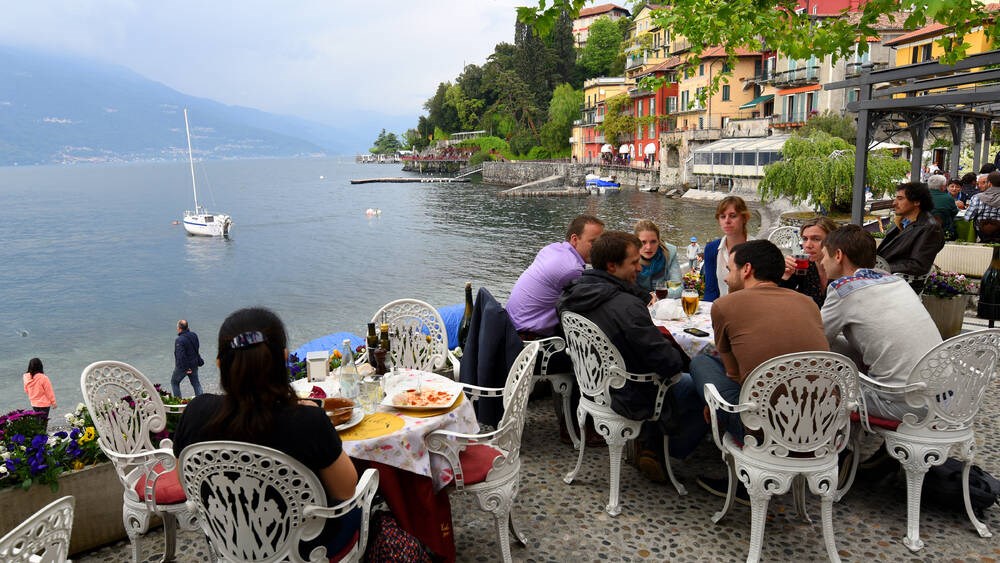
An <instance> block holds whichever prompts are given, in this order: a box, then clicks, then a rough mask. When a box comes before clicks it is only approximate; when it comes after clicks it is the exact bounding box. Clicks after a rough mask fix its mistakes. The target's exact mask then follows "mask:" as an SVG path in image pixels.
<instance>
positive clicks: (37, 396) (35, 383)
mask: <svg viewBox="0 0 1000 563" xmlns="http://www.w3.org/2000/svg"><path fill="white" fill-rule="evenodd" d="M42 370H43V368H42V360H39V359H38V358H31V359H30V360H28V372H27V373H25V374H24V376H23V379H24V392H25V393H27V394H28V402H29V403H30V404H31V409H32V410H34V411H38V412H40V413H42V414H43V415H44V416H43V418H44V419H45V421H46V423H47V422H48V420H49V411H50V410H51V409H54V408H56V394H55V392H54V391H53V390H52V382H51V381H49V377H48V376H47V375H45V374H44V373H43V372H42Z"/></svg>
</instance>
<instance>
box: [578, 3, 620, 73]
mask: <svg viewBox="0 0 1000 563" xmlns="http://www.w3.org/2000/svg"><path fill="white" fill-rule="evenodd" d="M623 19H624V18H623ZM622 38H623V36H622V33H621V29H620V28H619V27H618V24H616V23H615V22H613V21H611V18H608V17H601V18H597V19H596V20H594V22H593V23H591V24H590V29H589V30H588V33H587V43H586V44H585V45H584V46H583V49H581V50H580V56H579V58H578V59H577V66H578V67H579V68H580V73H581V74H582V77H583V79H584V80H587V79H589V78H595V77H598V76H617V75H616V74H613V73H612V69H613V66H614V64H615V61H616V60H617V59H618V57H619V55H620V54H621V52H622V40H623V39H622Z"/></svg>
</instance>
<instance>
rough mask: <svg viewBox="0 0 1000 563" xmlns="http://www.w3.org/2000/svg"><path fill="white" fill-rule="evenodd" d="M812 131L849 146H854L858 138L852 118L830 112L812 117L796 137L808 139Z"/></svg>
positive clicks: (797, 132)
mask: <svg viewBox="0 0 1000 563" xmlns="http://www.w3.org/2000/svg"><path fill="white" fill-rule="evenodd" d="M814 131H823V132H825V133H829V134H830V135H833V136H834V137H839V138H841V139H843V140H845V141H847V142H848V143H849V144H851V145H853V144H855V142H856V140H857V136H858V128H857V127H855V126H854V118H853V117H849V116H846V115H840V114H837V113H833V112H832V111H830V110H827V111H824V112H823V113H821V114H819V115H814V116H812V117H810V118H809V120H808V121H806V124H805V125H803V126H802V127H801V128H800V129H799V130H798V131H796V132H795V134H796V135H800V136H803V137H808V136H809V135H811V134H812V133H813V132H814Z"/></svg>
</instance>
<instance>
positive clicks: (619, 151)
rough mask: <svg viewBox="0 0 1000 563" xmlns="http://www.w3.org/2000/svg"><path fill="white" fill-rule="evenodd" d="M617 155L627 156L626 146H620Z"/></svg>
mask: <svg viewBox="0 0 1000 563" xmlns="http://www.w3.org/2000/svg"><path fill="white" fill-rule="evenodd" d="M618 154H628V145H622V146H621V147H620V148H619V149H618Z"/></svg>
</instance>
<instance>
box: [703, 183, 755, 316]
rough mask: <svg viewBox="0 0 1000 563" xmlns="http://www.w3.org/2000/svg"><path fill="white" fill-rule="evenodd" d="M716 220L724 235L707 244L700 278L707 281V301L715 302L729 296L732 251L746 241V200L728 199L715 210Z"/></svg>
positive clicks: (733, 196)
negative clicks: (730, 253) (729, 268)
mask: <svg viewBox="0 0 1000 563" xmlns="http://www.w3.org/2000/svg"><path fill="white" fill-rule="evenodd" d="M715 219H716V220H717V221H718V222H719V228H720V229H721V230H722V234H723V236H722V238H717V239H715V240H713V241H712V242H710V243H708V244H707V245H705V263H704V264H703V265H702V267H701V275H702V277H703V279H704V280H705V296H704V297H703V298H702V299H703V300H704V301H715V300H716V299H718V298H719V297H722V296H723V295H726V294H727V293H729V286H727V285H726V273H727V270H726V268H727V267H728V265H729V251H730V250H731V249H732V248H733V247H734V246H736V245H737V244H743V243H744V242H746V241H747V223H749V222H750V208H749V207H747V202H745V201H743V198H741V197H739V196H735V195H731V196H726V197H724V198H722V201H720V202H719V205H718V206H717V207H716V208H715Z"/></svg>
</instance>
